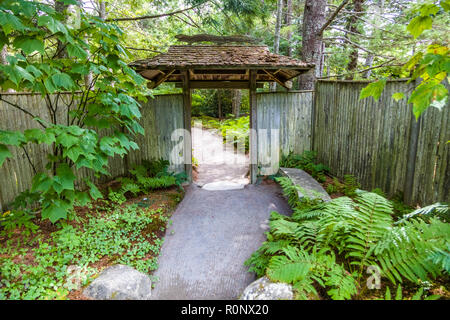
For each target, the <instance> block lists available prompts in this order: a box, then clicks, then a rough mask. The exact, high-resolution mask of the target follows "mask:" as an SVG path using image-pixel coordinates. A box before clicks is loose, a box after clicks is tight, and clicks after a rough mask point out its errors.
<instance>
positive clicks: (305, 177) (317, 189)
mask: <svg viewBox="0 0 450 320" xmlns="http://www.w3.org/2000/svg"><path fill="white" fill-rule="evenodd" d="M280 173H281V174H282V175H283V176H285V177H288V178H289V179H291V181H292V182H293V183H294V184H295V185H298V186H300V187H302V188H303V189H304V190H305V193H306V194H303V193H302V192H300V191H298V192H297V193H298V197H299V199H302V198H303V197H305V196H307V197H308V198H310V199H315V198H320V199H322V200H323V201H325V202H327V201H331V198H330V196H329V195H328V193H327V192H326V191H325V189H324V188H323V187H322V185H321V184H320V183H318V182H317V181H316V179H314V178H313V177H311V175H309V174H308V173H306V172H305V171H303V170H301V169H296V168H280Z"/></svg>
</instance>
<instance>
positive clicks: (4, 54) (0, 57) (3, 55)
mask: <svg viewBox="0 0 450 320" xmlns="http://www.w3.org/2000/svg"><path fill="white" fill-rule="evenodd" d="M7 56H8V47H7V46H6V44H5V45H4V46H3V48H2V51H1V53H0V64H3V65H6V64H8V61H7V60H6V57H7Z"/></svg>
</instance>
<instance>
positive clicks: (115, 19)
mask: <svg viewBox="0 0 450 320" xmlns="http://www.w3.org/2000/svg"><path fill="white" fill-rule="evenodd" d="M207 2H209V0H206V1H205V2H202V3H199V4H197V5H195V6H192V7H189V8H186V9H181V10H177V11H173V12H168V13H162V14H156V15H151V16H140V17H125V18H112V19H106V20H105V21H106V22H112V21H115V22H120V21H136V20H145V19H156V18H162V17H170V16H173V15H175V14H178V13H182V12H184V11H189V10H192V9H194V8H197V7H199V6H202V5H204V4H205V3H207Z"/></svg>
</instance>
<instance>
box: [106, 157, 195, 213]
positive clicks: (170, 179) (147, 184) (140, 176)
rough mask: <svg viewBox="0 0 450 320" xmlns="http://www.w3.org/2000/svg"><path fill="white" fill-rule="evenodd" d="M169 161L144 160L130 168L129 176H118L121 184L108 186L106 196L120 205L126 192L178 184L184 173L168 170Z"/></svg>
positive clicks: (145, 190)
mask: <svg viewBox="0 0 450 320" xmlns="http://www.w3.org/2000/svg"><path fill="white" fill-rule="evenodd" d="M168 167H169V161H167V160H163V159H159V160H154V161H148V160H144V161H142V164H141V165H135V166H134V169H132V170H130V173H131V174H132V175H133V179H131V178H120V179H118V180H119V181H120V182H121V186H120V188H119V189H117V190H112V189H111V188H109V193H108V198H109V200H110V201H112V202H114V203H117V204H119V205H121V204H122V203H124V202H125V201H126V200H127V197H126V196H125V195H126V194H127V193H129V194H132V195H133V196H136V195H138V194H140V193H144V192H149V191H151V190H156V189H165V188H169V187H172V186H175V185H176V186H178V187H179V188H180V189H182V187H181V184H182V183H183V182H185V181H186V179H187V175H186V173H184V172H182V173H176V174H175V173H173V172H169V171H168Z"/></svg>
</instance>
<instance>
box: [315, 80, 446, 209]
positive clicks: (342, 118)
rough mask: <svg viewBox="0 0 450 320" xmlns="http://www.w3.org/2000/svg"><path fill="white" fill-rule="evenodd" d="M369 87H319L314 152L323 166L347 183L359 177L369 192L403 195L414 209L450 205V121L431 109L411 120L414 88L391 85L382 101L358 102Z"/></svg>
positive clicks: (403, 83)
mask: <svg viewBox="0 0 450 320" xmlns="http://www.w3.org/2000/svg"><path fill="white" fill-rule="evenodd" d="M366 85H367V83H364V82H355V81H352V82H348V81H338V82H336V81H319V82H318V83H317V85H316V92H315V101H314V106H313V119H312V121H313V128H314V130H313V135H312V146H313V150H315V151H317V152H318V160H319V161H320V162H322V163H324V164H326V165H328V166H329V167H330V168H331V173H332V174H334V175H336V176H338V177H341V178H342V177H343V176H344V175H345V174H352V175H354V176H356V178H357V179H358V181H359V182H360V183H361V185H362V187H363V188H364V189H368V190H371V189H373V188H381V189H382V190H383V191H384V192H386V193H387V194H388V195H389V196H392V195H394V194H395V193H396V192H398V191H400V192H403V193H404V194H405V200H406V202H407V203H409V204H411V205H415V204H421V205H426V204H431V203H433V202H436V201H449V188H450V174H449V170H448V169H449V163H450V152H449V146H450V145H449V144H447V145H446V142H447V141H448V140H450V123H449V122H450V116H449V107H448V106H446V107H444V108H443V110H442V111H439V110H438V109H437V108H433V107H431V108H428V109H427V111H426V112H425V113H424V114H423V115H422V116H421V117H420V121H418V122H416V120H415V119H414V118H413V117H412V112H411V110H412V106H411V105H410V104H407V98H405V99H402V100H400V101H398V102H396V101H395V100H393V99H392V94H393V93H395V92H411V90H412V88H413V85H414V84H412V83H411V84H408V83H407V82H406V81H390V82H388V83H387V84H386V87H385V89H384V92H383V94H382V95H381V97H380V99H379V101H377V102H375V101H374V99H372V98H368V99H363V100H359V93H360V91H361V89H362V88H363V87H365V86H366Z"/></svg>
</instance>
